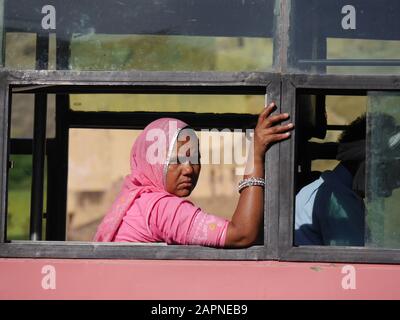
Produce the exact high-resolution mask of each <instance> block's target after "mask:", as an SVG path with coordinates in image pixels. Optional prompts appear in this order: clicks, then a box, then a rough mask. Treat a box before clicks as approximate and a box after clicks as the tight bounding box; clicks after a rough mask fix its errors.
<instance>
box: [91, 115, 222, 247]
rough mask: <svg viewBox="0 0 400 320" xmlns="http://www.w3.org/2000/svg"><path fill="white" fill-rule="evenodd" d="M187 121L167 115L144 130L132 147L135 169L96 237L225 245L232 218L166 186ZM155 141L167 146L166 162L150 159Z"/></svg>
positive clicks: (163, 151) (163, 150)
mask: <svg viewBox="0 0 400 320" xmlns="http://www.w3.org/2000/svg"><path fill="white" fill-rule="evenodd" d="M187 126H188V125H187V124H186V123H184V122H182V121H180V120H177V119H172V118H162V119H158V120H156V121H153V122H152V123H150V124H149V125H148V126H147V127H146V128H145V129H144V130H143V132H142V133H141V134H140V135H139V137H138V138H137V140H136V141H135V143H134V145H133V147H132V150H131V174H130V175H128V176H126V178H125V180H124V184H123V186H122V190H121V192H120V194H119V195H118V197H117V199H116V200H115V201H114V203H113V205H112V207H111V209H110V211H109V212H108V213H107V214H106V216H105V217H104V219H103V221H102V222H101V224H100V225H99V227H98V229H97V233H96V235H95V237H94V241H98V242H113V241H115V242H167V243H168V244H198V245H206V246H213V247H223V246H224V244H225V238H226V230H227V227H228V223H229V221H228V220H225V219H223V218H220V217H217V216H214V215H210V214H207V213H205V212H203V211H202V210H201V209H200V208H198V207H196V206H195V205H193V203H191V202H190V201H188V200H185V199H183V198H179V197H177V196H175V195H172V194H170V193H168V192H167V191H166V189H165V185H166V181H165V180H166V173H167V169H168V165H169V161H170V158H171V154H172V151H173V148H174V146H175V142H176V140H177V137H178V134H179V132H180V130H182V129H183V128H185V127H187ZM155 135H156V136H157V137H158V138H156V139H155V138H154V136H155ZM160 135H162V136H163V137H165V141H164V140H163V139H160ZM155 143H158V144H157V146H161V148H158V152H160V151H161V153H160V154H157V156H158V157H159V158H158V159H159V160H161V161H157V162H156V163H154V161H149V159H150V158H149V154H150V155H151V154H152V153H151V152H150V153H149V151H153V149H154V146H155Z"/></svg>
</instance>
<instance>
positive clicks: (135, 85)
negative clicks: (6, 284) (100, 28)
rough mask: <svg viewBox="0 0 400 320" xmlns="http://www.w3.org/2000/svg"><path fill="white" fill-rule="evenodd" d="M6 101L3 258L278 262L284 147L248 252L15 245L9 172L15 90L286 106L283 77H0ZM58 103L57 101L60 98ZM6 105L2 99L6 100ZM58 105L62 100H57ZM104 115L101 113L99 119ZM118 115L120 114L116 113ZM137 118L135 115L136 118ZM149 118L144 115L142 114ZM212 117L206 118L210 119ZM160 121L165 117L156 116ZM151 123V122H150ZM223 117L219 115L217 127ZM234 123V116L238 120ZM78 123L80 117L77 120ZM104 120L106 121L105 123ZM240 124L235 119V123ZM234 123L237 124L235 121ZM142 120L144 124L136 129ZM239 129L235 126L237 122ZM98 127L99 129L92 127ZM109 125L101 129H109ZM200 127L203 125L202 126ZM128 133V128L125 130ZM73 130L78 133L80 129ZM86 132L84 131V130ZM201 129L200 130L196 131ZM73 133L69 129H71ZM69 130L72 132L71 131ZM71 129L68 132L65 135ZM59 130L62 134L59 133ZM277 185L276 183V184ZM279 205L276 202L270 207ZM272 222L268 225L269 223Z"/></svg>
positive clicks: (271, 156) (274, 159) (0, 133)
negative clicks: (241, 98)
mask: <svg viewBox="0 0 400 320" xmlns="http://www.w3.org/2000/svg"><path fill="white" fill-rule="evenodd" d="M0 84H1V87H0V97H2V98H3V101H4V103H3V104H2V106H1V107H2V109H3V110H2V115H3V118H0V120H1V122H0V138H1V143H3V153H2V155H3V156H2V158H1V162H0V165H2V166H1V178H2V179H3V180H1V183H2V184H1V190H0V201H1V203H0V205H1V208H2V210H1V212H0V213H1V216H0V257H2V258H6V257H7V258H22V257H24V258H80V259H176V260H180V259H183V260H186V259H189V260H271V259H276V258H277V256H276V254H277V245H278V227H277V225H278V201H277V199H278V198H277V194H278V185H279V184H278V183H277V181H278V180H279V172H278V171H277V170H273V169H272V168H273V167H274V166H275V168H276V166H277V165H278V162H279V158H278V156H279V154H278V146H274V147H272V148H271V150H270V151H269V153H268V154H267V157H266V172H272V174H268V180H269V181H271V183H268V186H267V187H266V192H265V203H266V205H265V209H264V221H266V223H264V234H265V235H267V236H266V237H265V238H264V244H263V245H256V246H253V247H250V248H246V249H222V248H221V249H216V248H207V247H201V246H183V245H168V246H161V245H157V244H153V245H136V244H135V245H133V244H116V243H93V242H75V241H9V242H6V227H7V219H6V212H7V203H6V199H7V170H8V168H7V166H6V164H7V163H8V162H7V159H8V154H9V152H10V146H9V142H10V135H9V129H10V117H9V115H10V110H11V109H10V108H11V106H10V101H11V99H10V97H11V93H12V89H13V88H16V87H18V89H19V90H18V93H20V92H21V90H25V91H24V92H26V93H43V92H45V93H48V94H59V95H61V97H63V96H65V94H66V93H68V94H69V93H85V92H92V93H93V92H115V93H127V92H130V93H135V92H136V93H138V92H140V93H143V92H146V93H160V92H163V93H174V94H176V93H199V94H220V93H225V94H228V93H229V94H245V93H255V92H258V94H265V93H267V94H268V97H269V99H270V100H271V101H272V100H275V101H280V89H281V82H280V75H277V74H274V73H262V72H238V73H215V72H200V73H199V72H113V71H104V72H103V71H102V72H76V71H43V70H42V71H38V70H32V71H7V70H5V71H0ZM56 97H57V96H56ZM0 99H1V98H0ZM56 99H57V98H56ZM99 114H101V112H100V113H99ZM116 114H118V113H116ZM132 114H134V113H132ZM142 114H143V113H142ZM207 115H209V114H206V116H207ZM153 116H154V117H160V116H161V114H159V113H154V115H153ZM150 117H151V116H150ZM223 117H224V115H223V114H221V115H219V114H217V115H214V119H213V120H214V121H213V122H214V123H216V121H217V120H218V119H222V118H223ZM233 117H234V116H233ZM75 118H76V117H75ZM100 118H101V117H100ZM195 118H200V119H203V121H204V120H205V119H206V118H205V117H204V115H200V114H194V113H193V114H192V113H188V115H187V119H188V121H190V119H195ZM233 120H234V119H233ZM233 120H232V119H231V122H232V121H233ZM140 121H143V119H142V120H141V119H140V118H138V120H137V122H136V124H135V123H133V127H135V125H138V123H139V122H140ZM111 122H112V123H111V124H112V125H111V127H115V126H117V124H118V117H116V118H115V119H111ZM232 123H234V121H233V122H232ZM85 125H87V127H93V123H90V121H89V122H88V123H86V124H85ZM103 125H104V124H102V125H101V127H103ZM197 125H201V120H200V121H199V122H198V124H197ZM124 126H125V127H126V123H125V124H124ZM71 127H77V124H76V123H75V124H74V125H73V126H71ZM79 127H82V126H79ZM194 127H196V124H195V126H194ZM68 128H69V127H68ZM68 128H67V130H68ZM64 129H65V128H63V130H64ZM57 130H58V129H57ZM272 182H274V183H272ZM267 199H276V201H267ZM267 221H268V222H267Z"/></svg>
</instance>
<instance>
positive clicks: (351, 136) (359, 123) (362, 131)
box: [338, 114, 367, 143]
mask: <svg viewBox="0 0 400 320" xmlns="http://www.w3.org/2000/svg"><path fill="white" fill-rule="evenodd" d="M366 132H367V120H366V115H365V114H363V115H361V116H360V117H358V118H357V119H355V120H353V121H352V122H351V123H350V124H349V125H348V126H347V127H346V129H345V130H344V131H343V132H342V134H341V135H340V137H339V139H338V142H339V143H348V142H354V141H360V140H365V137H366Z"/></svg>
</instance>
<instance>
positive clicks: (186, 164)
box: [130, 118, 200, 197]
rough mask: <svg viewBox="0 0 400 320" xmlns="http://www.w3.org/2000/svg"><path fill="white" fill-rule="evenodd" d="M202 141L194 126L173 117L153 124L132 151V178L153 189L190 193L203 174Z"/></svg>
mask: <svg viewBox="0 0 400 320" xmlns="http://www.w3.org/2000/svg"><path fill="white" fill-rule="evenodd" d="M198 150H199V144H198V139H197V136H196V134H195V132H194V130H193V129H190V128H189V127H188V125H187V124H186V123H184V122H183V121H180V120H178V119H173V118H161V119H158V120H155V121H153V122H152V123H150V124H149V125H148V126H146V128H145V129H144V130H143V132H142V133H141V134H140V135H139V137H138V138H137V139H136V141H135V143H134V145H133V147H132V151H131V176H130V177H131V180H132V181H133V183H134V185H136V186H137V185H139V186H145V187H149V190H153V191H167V192H169V193H171V194H174V195H176V196H179V197H186V196H188V195H190V193H191V192H192V191H193V189H194V187H195V186H196V183H197V179H198V176H199V173H200V163H199V151H198Z"/></svg>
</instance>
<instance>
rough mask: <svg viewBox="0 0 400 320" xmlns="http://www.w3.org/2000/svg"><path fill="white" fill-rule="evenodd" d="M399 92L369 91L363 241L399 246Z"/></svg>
mask: <svg viewBox="0 0 400 320" xmlns="http://www.w3.org/2000/svg"><path fill="white" fill-rule="evenodd" d="M399 106H400V94H396V93H383V92H370V93H369V100H368V122H367V123H368V126H367V130H368V132H367V137H368V139H367V158H366V161H367V162H366V168H367V180H366V181H367V209H368V215H367V225H368V233H367V234H366V236H367V237H366V245H367V246H370V247H385V248H400V215H399V206H400V189H399V188H400V178H399V172H400V109H399Z"/></svg>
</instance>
